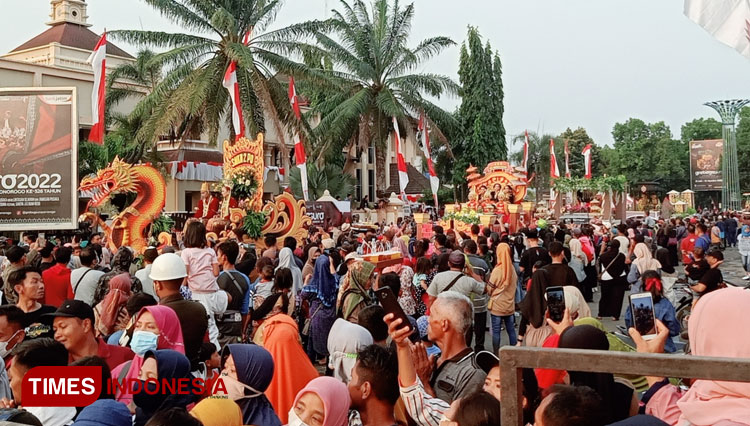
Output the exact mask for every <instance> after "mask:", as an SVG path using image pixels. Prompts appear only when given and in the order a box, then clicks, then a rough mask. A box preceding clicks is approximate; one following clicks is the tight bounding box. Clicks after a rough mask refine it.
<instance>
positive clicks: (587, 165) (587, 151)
mask: <svg viewBox="0 0 750 426" xmlns="http://www.w3.org/2000/svg"><path fill="white" fill-rule="evenodd" d="M582 154H583V165H584V170H585V173H586V174H585V176H584V177H585V178H586V179H591V144H588V145H586V146H585V147H584V148H583V152H582Z"/></svg>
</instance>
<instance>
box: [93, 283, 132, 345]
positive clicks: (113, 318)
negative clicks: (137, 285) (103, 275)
mask: <svg viewBox="0 0 750 426" xmlns="http://www.w3.org/2000/svg"><path fill="white" fill-rule="evenodd" d="M130 285H131V283H130V276H129V275H127V274H120V275H116V276H115V277H113V278H112V279H111V280H109V291H108V292H107V295H106V296H104V300H102V301H101V302H99V304H98V305H96V306H95V307H94V319H95V324H96V336H97V337H106V336H109V335H110V334H112V333H114V332H115V331H118V330H122V329H124V328H125V327H126V326H127V324H128V321H130V316H129V315H128V311H127V309H125V304H126V303H127V302H128V299H130Z"/></svg>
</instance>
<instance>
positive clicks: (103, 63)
mask: <svg viewBox="0 0 750 426" xmlns="http://www.w3.org/2000/svg"><path fill="white" fill-rule="evenodd" d="M87 62H88V63H90V64H91V67H92V68H93V70H94V88H93V90H92V91H91V120H93V121H94V124H93V125H92V126H91V132H90V133H89V140H90V141H91V142H94V143H98V144H99V145H103V144H104V93H105V91H106V87H107V83H106V78H107V68H106V67H107V32H106V31H105V32H104V33H103V34H102V37H101V38H100V39H99V42H98V43H96V47H94V51H93V52H91V55H90V56H89V58H88V60H87Z"/></svg>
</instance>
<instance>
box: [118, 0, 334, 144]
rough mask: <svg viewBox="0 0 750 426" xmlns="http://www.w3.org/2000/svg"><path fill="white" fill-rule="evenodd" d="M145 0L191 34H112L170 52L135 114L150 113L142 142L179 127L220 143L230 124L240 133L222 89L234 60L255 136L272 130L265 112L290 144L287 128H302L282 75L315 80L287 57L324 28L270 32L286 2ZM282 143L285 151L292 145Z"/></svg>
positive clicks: (158, 59) (158, 62)
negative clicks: (223, 124)
mask: <svg viewBox="0 0 750 426" xmlns="http://www.w3.org/2000/svg"><path fill="white" fill-rule="evenodd" d="M144 1H145V2H146V3H148V4H149V5H151V6H152V7H154V9H156V10H158V11H159V12H160V13H161V14H162V16H164V17H166V18H168V19H170V20H171V21H173V22H175V23H177V24H179V25H181V26H182V27H183V28H185V30H186V32H185V33H168V32H164V31H143V30H118V31H112V32H111V33H110V35H111V36H112V37H113V38H115V39H119V40H123V41H126V42H128V43H132V44H136V45H139V46H150V47H153V48H156V49H168V50H166V51H164V52H163V53H159V54H157V55H155V56H154V57H153V58H152V59H151V61H150V62H149V65H151V66H159V67H163V69H164V75H163V78H162V79H161V81H160V82H159V83H158V84H157V85H156V86H155V87H154V88H153V90H152V91H151V93H150V94H149V95H148V96H146V97H145V98H144V99H143V100H142V101H141V102H140V103H139V104H138V105H137V106H136V108H135V109H134V110H133V113H135V114H145V115H148V118H147V119H146V120H145V121H144V123H143V126H142V127H141V128H140V130H139V131H138V140H139V141H142V142H144V143H148V142H151V141H154V140H155V139H156V138H158V137H160V136H162V135H165V134H167V133H168V132H169V131H170V129H171V128H172V126H174V127H181V126H185V127H187V128H191V129H193V130H197V132H198V133H203V132H206V133H207V134H208V138H209V141H210V142H212V143H215V142H216V140H217V138H218V132H219V128H220V124H221V120H222V119H223V120H226V123H227V124H228V125H229V128H230V129H231V128H232V126H231V114H229V113H228V112H229V108H230V105H229V95H228V93H227V90H226V89H225V88H224V87H223V86H222V82H223V78H224V73H225V71H226V69H227V67H228V66H229V63H230V62H231V61H236V62H237V80H238V82H239V86H240V99H241V103H242V109H243V113H244V114H243V115H244V118H245V121H246V124H247V133H248V135H252V134H255V133H257V132H264V131H265V130H266V129H265V124H264V113H265V114H266V116H267V117H269V118H270V119H271V121H272V122H273V124H274V127H275V130H276V133H277V134H278V135H279V137H280V138H282V139H283V138H284V135H285V132H284V130H283V124H287V123H291V124H293V125H295V126H298V127H302V126H301V124H300V123H299V122H298V121H297V120H295V119H294V118H293V117H294V115H293V114H292V113H291V108H290V106H289V101H288V98H287V93H286V88H285V87H282V85H281V83H280V82H279V81H277V80H276V79H275V78H274V76H275V75H276V73H278V72H283V73H287V74H292V75H301V76H307V77H309V78H312V74H311V73H305V71H306V70H307V67H305V66H304V65H302V64H298V63H296V62H294V61H292V60H290V59H288V58H287V55H290V54H293V53H295V52H299V51H300V49H302V48H305V45H304V43H302V41H301V38H302V37H303V36H305V35H306V34H307V35H309V34H310V33H311V32H314V31H315V30H316V28H317V27H318V26H319V25H320V23H318V22H306V23H300V24H296V25H292V26H289V27H286V28H282V29H278V30H274V31H267V32H266V31H265V29H266V27H267V26H268V25H269V24H270V23H272V22H273V20H274V18H275V17H276V14H277V12H278V11H279V9H280V8H281V6H282V1H281V0H144ZM248 31H250V32H251V36H250V39H249V43H248V45H245V44H243V37H244V36H245V33H246V32H248ZM188 32H189V33H188ZM307 48H308V49H314V47H312V46H307ZM231 136H234V133H233V131H232V135H231ZM282 142H283V141H282ZM280 145H281V148H282V150H285V144H284V143H281V144H280ZM287 157H288V155H287Z"/></svg>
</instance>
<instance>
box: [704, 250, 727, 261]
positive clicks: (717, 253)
mask: <svg viewBox="0 0 750 426" xmlns="http://www.w3.org/2000/svg"><path fill="white" fill-rule="evenodd" d="M706 256H710V257H713V258H714V259H716V260H724V253H722V252H721V250H719V249H713V250H711V251H709V252H708V253H707V254H706Z"/></svg>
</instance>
